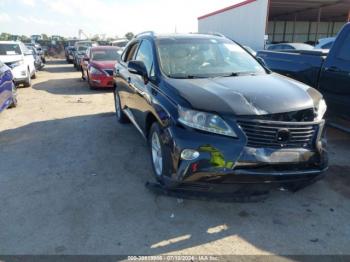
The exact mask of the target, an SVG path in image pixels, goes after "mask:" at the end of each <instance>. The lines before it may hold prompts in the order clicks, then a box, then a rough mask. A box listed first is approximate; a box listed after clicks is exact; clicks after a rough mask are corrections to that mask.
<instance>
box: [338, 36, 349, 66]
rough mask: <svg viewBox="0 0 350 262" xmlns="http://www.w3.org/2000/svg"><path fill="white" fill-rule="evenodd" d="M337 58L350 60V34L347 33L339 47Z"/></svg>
mask: <svg viewBox="0 0 350 262" xmlns="http://www.w3.org/2000/svg"><path fill="white" fill-rule="evenodd" d="M337 58H340V59H343V60H346V61H350V34H348V35H347V37H346V38H345V39H344V41H343V43H342V45H341V46H340V48H339V49H338V53H337Z"/></svg>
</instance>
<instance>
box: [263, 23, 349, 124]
mask: <svg viewBox="0 0 350 262" xmlns="http://www.w3.org/2000/svg"><path fill="white" fill-rule="evenodd" d="M257 57H258V58H259V60H260V61H261V62H262V63H264V64H265V65H266V66H267V67H268V68H269V69H270V70H272V71H274V72H276V73H279V74H282V75H285V76H287V77H290V78H293V79H296V80H298V81H300V82H303V83H305V84H307V85H309V86H312V87H314V88H316V89H318V90H319V91H320V92H321V93H322V94H323V96H324V97H325V99H326V102H327V105H328V109H329V110H328V116H327V118H328V119H330V120H331V122H332V120H334V121H333V123H335V124H336V125H338V124H341V125H342V126H343V127H344V128H345V129H346V130H347V131H349V128H348V124H349V121H348V120H350V23H347V24H345V25H344V27H343V28H342V29H341V31H340V32H339V34H338V36H337V38H336V39H335V42H334V44H333V46H332V48H331V49H330V50H329V51H327V50H316V49H315V50H309V51H287V52H284V51H283V52H276V51H259V52H258V53H257ZM338 120H340V122H339V121H338ZM344 120H346V121H345V122H344ZM342 123H346V124H345V125H343V124H342Z"/></svg>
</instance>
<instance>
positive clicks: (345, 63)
mask: <svg viewBox="0 0 350 262" xmlns="http://www.w3.org/2000/svg"><path fill="white" fill-rule="evenodd" d="M333 50H334V51H333ZM319 89H320V91H321V92H322V93H323V95H324V96H325V98H326V101H327V104H328V107H329V111H330V113H331V114H333V115H336V116H345V117H346V118H350V107H349V104H350V28H349V29H347V30H346V31H343V33H342V34H340V35H339V37H338V39H337V40H336V42H335V43H334V46H333V48H332V50H331V52H330V54H329V56H328V57H327V59H326V61H325V63H324V66H323V68H322V71H321V75H320V80H319Z"/></svg>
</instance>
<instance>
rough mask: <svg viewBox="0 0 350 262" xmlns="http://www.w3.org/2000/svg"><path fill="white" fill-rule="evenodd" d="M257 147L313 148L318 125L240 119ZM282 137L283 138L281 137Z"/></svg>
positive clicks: (253, 144)
mask: <svg viewBox="0 0 350 262" xmlns="http://www.w3.org/2000/svg"><path fill="white" fill-rule="evenodd" d="M237 123H238V124H239V126H240V127H241V128H242V130H243V132H244V133H245V134H246V136H247V138H248V144H247V146H249V147H255V148H261V147H265V148H311V147H313V146H314V142H315V137H316V134H317V130H318V125H315V124H309V123H288V122H275V121H257V120H238V121H237ZM281 138H282V139H281Z"/></svg>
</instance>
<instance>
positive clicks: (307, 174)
mask: <svg viewBox="0 0 350 262" xmlns="http://www.w3.org/2000/svg"><path fill="white" fill-rule="evenodd" d="M237 126H238V128H237V130H235V132H236V133H237V134H238V138H237V139H235V138H231V137H225V136H219V135H214V134H209V133H204V132H198V131H195V130H193V129H188V128H183V127H180V126H172V127H170V128H168V129H166V130H165V131H164V134H163V139H164V142H165V144H166V145H168V146H167V147H166V150H167V154H169V156H170V157H171V159H172V163H173V172H172V174H171V176H169V177H167V178H166V179H165V181H166V184H167V185H170V187H173V188H175V187H177V188H178V187H181V188H186V189H188V190H194V191H216V190H217V191H220V192H222V191H226V192H230V191H236V192H237V190H238V191H242V190H243V191H249V190H261V191H264V190H269V189H272V188H280V187H284V188H287V189H291V190H294V189H297V188H301V187H304V186H306V185H308V184H311V183H313V182H315V181H317V180H318V179H320V178H322V177H323V174H324V171H325V170H326V169H327V167H328V154H327V151H326V139H325V135H324V121H322V122H319V123H313V126H315V127H316V128H315V132H314V133H313V137H312V140H310V141H311V142H310V144H308V145H302V147H291V146H283V145H282V146H281V147H275V148H273V147H268V146H266V147H252V146H250V144H251V141H250V140H249V138H248V136H247V135H246V133H245V132H244V130H243V129H242V128H239V125H237ZM305 129H306V128H305ZM291 130H293V129H292V128H291ZM310 136H311V135H310ZM184 149H192V150H196V151H197V152H199V157H198V158H196V159H194V160H191V161H189V160H183V159H181V152H182V151H183V150H184Z"/></svg>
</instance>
